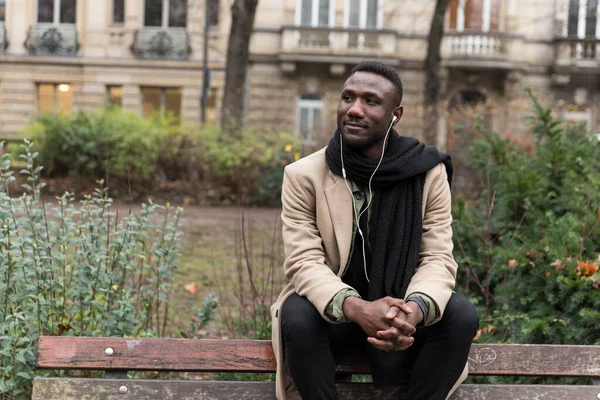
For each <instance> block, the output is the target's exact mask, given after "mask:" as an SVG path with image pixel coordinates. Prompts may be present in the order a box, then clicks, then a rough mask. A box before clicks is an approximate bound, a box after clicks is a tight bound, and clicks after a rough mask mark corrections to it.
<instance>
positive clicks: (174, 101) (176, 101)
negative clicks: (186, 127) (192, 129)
mask: <svg viewBox="0 0 600 400" xmlns="http://www.w3.org/2000/svg"><path fill="white" fill-rule="evenodd" d="M142 104H143V108H144V109H143V112H144V117H146V118H150V117H151V116H152V115H153V114H154V113H156V112H160V113H161V114H164V113H167V114H169V115H171V116H173V117H174V118H175V119H176V121H177V122H178V121H179V118H180V117H181V88H159V87H144V88H142Z"/></svg>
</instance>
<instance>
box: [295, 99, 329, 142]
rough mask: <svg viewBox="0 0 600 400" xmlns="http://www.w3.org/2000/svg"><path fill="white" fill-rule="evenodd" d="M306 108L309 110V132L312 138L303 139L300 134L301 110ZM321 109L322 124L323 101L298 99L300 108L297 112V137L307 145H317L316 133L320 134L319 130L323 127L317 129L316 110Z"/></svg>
mask: <svg viewBox="0 0 600 400" xmlns="http://www.w3.org/2000/svg"><path fill="white" fill-rule="evenodd" d="M304 108H308V110H309V117H308V120H309V125H310V127H309V129H308V132H310V133H311V137H310V138H302V136H301V132H300V120H301V110H302V109H304ZM316 109H319V110H320V111H321V123H322V122H323V117H324V115H323V114H324V108H323V100H322V99H319V100H317V99H303V98H301V97H298V107H297V110H296V137H297V138H299V139H302V140H304V143H305V144H316V142H317V141H316V139H315V138H314V134H315V132H316V133H317V134H318V133H320V132H318V129H320V128H322V127H315V118H314V110H316Z"/></svg>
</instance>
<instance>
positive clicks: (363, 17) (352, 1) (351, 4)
mask: <svg viewBox="0 0 600 400" xmlns="http://www.w3.org/2000/svg"><path fill="white" fill-rule="evenodd" d="M345 9H346V17H345V19H346V26H347V27H350V28H361V29H376V28H378V27H379V26H380V25H381V22H380V21H381V18H380V11H381V10H380V9H379V1H378V0H346V7H345Z"/></svg>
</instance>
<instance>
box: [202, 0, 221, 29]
mask: <svg viewBox="0 0 600 400" xmlns="http://www.w3.org/2000/svg"><path fill="white" fill-rule="evenodd" d="M206 1H208V25H209V26H217V25H219V8H220V7H221V6H220V4H219V3H220V2H219V0H206Z"/></svg>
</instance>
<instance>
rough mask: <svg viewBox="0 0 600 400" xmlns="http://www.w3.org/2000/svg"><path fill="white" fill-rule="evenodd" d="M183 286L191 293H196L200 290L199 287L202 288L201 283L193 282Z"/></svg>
mask: <svg viewBox="0 0 600 400" xmlns="http://www.w3.org/2000/svg"><path fill="white" fill-rule="evenodd" d="M183 288H184V289H185V290H186V291H187V292H190V293H191V294H196V293H197V292H198V289H200V285H198V284H197V283H193V282H192V283H188V284H187V285H184V286H183Z"/></svg>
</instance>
